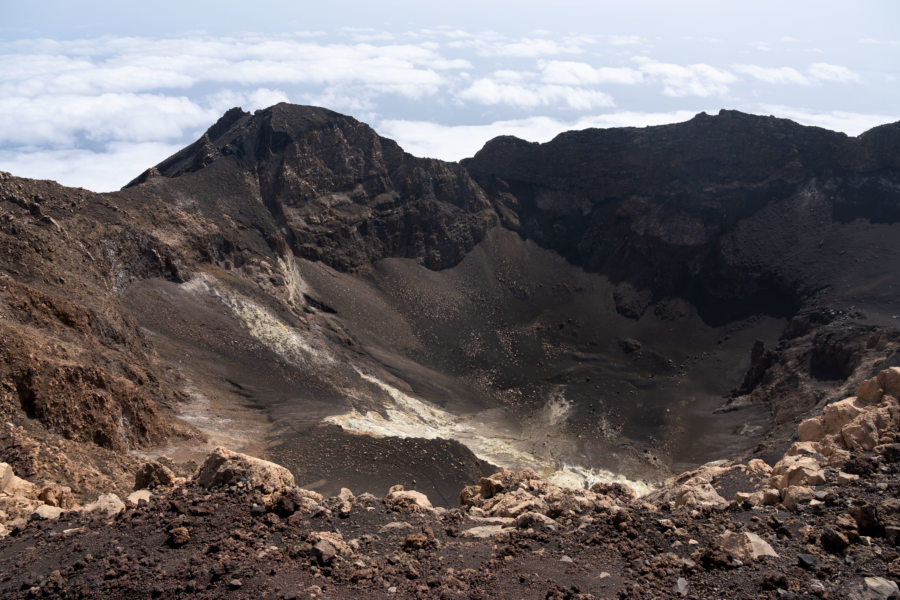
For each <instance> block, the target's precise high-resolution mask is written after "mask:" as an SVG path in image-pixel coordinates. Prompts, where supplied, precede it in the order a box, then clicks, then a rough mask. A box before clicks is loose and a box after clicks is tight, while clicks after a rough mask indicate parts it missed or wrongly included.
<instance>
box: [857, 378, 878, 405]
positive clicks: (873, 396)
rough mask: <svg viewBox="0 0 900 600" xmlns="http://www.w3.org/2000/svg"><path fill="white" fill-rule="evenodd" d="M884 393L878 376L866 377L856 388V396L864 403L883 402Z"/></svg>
mask: <svg viewBox="0 0 900 600" xmlns="http://www.w3.org/2000/svg"><path fill="white" fill-rule="evenodd" d="M883 395H884V390H882V389H881V384H880V383H878V378H877V377H873V378H872V379H866V380H865V381H863V382H862V383H860V384H859V387H857V388H856V397H857V398H858V399H859V401H860V402H862V403H863V404H878V403H879V402H881V397H882V396H883Z"/></svg>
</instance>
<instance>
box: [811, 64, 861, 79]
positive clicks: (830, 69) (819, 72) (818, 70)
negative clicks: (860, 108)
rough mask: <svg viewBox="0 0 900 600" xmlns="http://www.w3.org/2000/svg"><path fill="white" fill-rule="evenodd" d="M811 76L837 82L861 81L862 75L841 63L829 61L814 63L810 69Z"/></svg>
mask: <svg viewBox="0 0 900 600" xmlns="http://www.w3.org/2000/svg"><path fill="white" fill-rule="evenodd" d="M808 72H809V74H810V76H812V77H813V78H815V79H818V80H819V81H831V82H835V83H860V82H861V81H862V77H860V76H859V75H857V74H856V73H854V72H853V71H851V70H850V69H848V68H847V67H842V66H840V65H830V64H828V63H821V62H820V63H814V64H813V65H811V66H810V67H809V69H808Z"/></svg>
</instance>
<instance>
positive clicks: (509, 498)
mask: <svg viewBox="0 0 900 600" xmlns="http://www.w3.org/2000/svg"><path fill="white" fill-rule="evenodd" d="M499 498H500V499H499V501H497V502H496V503H494V504H493V505H491V506H490V508H489V509H488V513H489V514H491V515H495V516H499V517H510V518H515V517H518V516H519V515H522V514H524V513H527V512H539V513H544V512H546V511H547V509H548V508H549V507H548V505H547V503H546V502H545V501H544V500H543V498H541V497H539V496H534V495H532V494H530V493H528V492H527V491H525V490H522V489H518V490H514V491H512V492H509V493H506V494H503V495H502V496H500V497H499Z"/></svg>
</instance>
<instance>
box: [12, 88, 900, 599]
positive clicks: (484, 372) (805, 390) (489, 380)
mask: <svg viewBox="0 0 900 600" xmlns="http://www.w3.org/2000/svg"><path fill="white" fill-rule="evenodd" d="M898 294H900V124H891V125H884V126H881V127H877V128H875V129H872V130H870V131H868V132H866V133H864V134H863V135H861V136H859V137H855V138H851V137H847V136H846V135H843V134H840V133H834V132H831V131H826V130H823V129H818V128H813V127H805V126H800V125H797V124H796V123H793V122H791V121H787V120H783V119H777V118H774V117H760V116H753V115H747V114H742V113H738V112H734V111H721V112H720V113H719V114H718V115H715V116H710V115H707V114H699V115H697V116H696V117H695V118H693V119H691V120H690V121H688V122H685V123H680V124H675V125H665V126H657V127H648V128H622V129H609V130H596V129H594V130H585V131H578V132H569V133H564V134H561V135H559V136H558V137H557V138H555V139H554V140H552V141H551V142H548V143H546V144H535V143H529V142H525V141H523V140H519V139H517V138H512V137H501V138H497V139H494V140H492V141H490V142H488V143H487V144H486V145H485V146H484V148H483V149H482V150H481V151H480V152H478V153H477V154H476V155H475V156H474V157H472V158H470V159H466V160H464V161H462V162H461V163H459V164H457V163H446V162H442V161H438V160H432V159H423V158H416V157H414V156H411V155H409V154H407V153H405V152H404V151H403V150H402V149H401V148H400V147H399V146H398V145H397V144H396V143H395V142H393V141H391V140H389V139H386V138H383V137H380V136H379V135H378V134H377V133H375V131H373V130H372V129H371V128H370V127H368V126H367V125H365V124H363V123H360V122H358V121H356V120H354V119H353V118H350V117H347V116H343V115H340V114H337V113H334V112H331V111H328V110H325V109H321V108H314V107H304V106H294V105H288V104H278V105H276V106H273V107H271V108H269V109H266V110H261V111H257V112H255V113H253V114H250V113H246V112H244V111H242V110H241V109H238V108H235V109H232V110H230V111H228V112H227V113H226V114H225V115H224V116H223V117H222V118H221V119H220V120H219V121H218V122H217V123H215V124H214V125H213V126H212V127H210V128H209V130H208V131H207V132H206V133H205V134H204V135H203V136H202V137H201V138H200V139H199V140H197V141H196V142H195V143H194V144H192V145H190V146H188V147H187V148H185V149H183V150H182V151H180V152H178V153H177V154H175V155H173V156H171V157H170V158H168V159H166V160H165V161H163V162H162V163H160V164H158V165H157V166H155V167H153V168H150V169H148V170H147V171H145V172H144V173H142V174H141V175H140V176H139V177H137V178H136V179H135V180H134V181H132V182H131V183H130V184H129V185H128V186H126V187H125V188H124V189H122V190H121V191H119V192H115V193H109V194H95V193H92V192H88V191H85V190H82V189H71V188H64V187H61V186H59V185H57V184H55V183H53V182H43V181H33V180H26V179H20V178H16V177H13V176H11V175H8V174H3V176H2V180H0V314H2V320H0V340H2V344H0V411H2V415H3V418H4V420H5V421H6V422H7V424H6V425H5V426H4V427H3V428H0V459H2V460H4V461H6V462H7V463H9V465H10V466H11V468H12V469H13V470H14V471H15V473H16V475H17V476H19V477H23V478H25V479H27V480H29V481H34V482H39V481H43V480H51V481H54V482H57V483H59V484H64V485H65V486H68V487H69V488H70V490H71V494H72V497H73V500H72V502H73V503H74V502H82V501H84V502H86V501H88V500H92V499H94V498H96V496H97V494H98V493H101V492H118V493H120V494H122V495H125V494H127V492H128V491H130V489H131V487H132V485H133V483H134V477H135V473H139V474H141V473H143V475H141V477H145V478H146V477H151V475H153V474H154V473H155V474H156V475H153V477H157V478H158V477H161V475H159V473H161V472H163V471H162V469H165V471H168V473H169V475H170V476H171V477H169V475H167V476H165V477H169V479H171V480H172V481H174V478H176V477H177V476H178V475H186V476H187V475H189V474H190V473H191V472H192V471H193V470H194V468H195V467H196V466H197V464H198V463H199V462H201V461H203V460H204V458H205V457H206V455H207V453H208V452H209V451H210V450H211V449H212V448H214V447H215V446H225V447H228V448H230V449H231V450H236V451H239V452H242V453H246V454H249V455H253V456H258V457H262V458H265V459H267V460H271V461H274V462H276V463H279V464H280V465H283V466H284V467H286V468H287V470H288V471H289V475H290V476H291V477H292V478H293V479H294V480H295V481H296V484H297V486H298V487H299V488H300V489H302V490H307V491H309V493H310V494H315V495H317V496H318V494H322V495H324V496H337V495H338V494H339V493H340V494H343V492H342V489H343V488H349V489H352V490H354V491H355V492H356V493H362V492H370V493H372V494H375V495H377V496H385V495H386V494H387V495H388V497H391V493H393V494H394V495H395V496H396V494H397V493H399V492H398V491H397V490H396V489H394V492H390V490H391V489H392V487H393V486H395V485H397V484H400V485H402V486H405V487H406V488H407V490H410V489H415V490H417V491H419V492H423V493H424V494H425V495H426V496H427V497H428V499H429V501H430V503H432V504H433V505H434V506H437V507H444V508H450V509H453V510H458V509H455V508H454V507H457V505H458V504H459V502H460V495H459V494H460V490H461V489H463V488H464V487H465V486H467V485H469V484H470V483H473V482H477V481H478V480H479V479H480V478H482V477H485V476H488V475H490V474H491V473H494V472H495V471H497V470H498V468H500V467H503V468H509V469H513V470H515V471H519V472H521V471H523V470H525V469H531V470H530V471H525V472H526V473H527V476H525V477H524V478H523V477H522V476H517V477H519V479H515V482H518V483H514V480H513V479H509V477H511V476H508V477H507V479H508V480H507V479H504V480H503V481H505V483H503V484H502V485H503V486H509V485H520V484H521V485H523V486H524V485H526V484H525V483H522V482H527V481H532V480H533V479H537V478H540V479H541V480H542V481H545V482H547V485H554V486H559V487H560V488H574V489H580V490H587V489H589V488H591V487H592V486H594V485H595V484H599V485H600V488H602V489H606V490H609V489H619V488H618V487H617V486H616V485H615V484H617V483H624V484H627V485H628V486H630V487H631V488H632V489H634V490H635V491H636V492H637V493H638V494H639V495H644V494H648V493H649V494H650V496H648V497H650V498H660V497H662V498H667V496H666V495H665V494H666V493H667V492H666V489H669V488H668V486H669V485H671V480H670V478H672V477H674V476H676V475H678V474H679V473H681V472H682V471H685V470H689V469H695V468H697V467H699V466H700V465H703V464H705V463H709V462H711V461H724V460H741V461H750V460H751V459H761V461H759V460H755V461H753V462H751V463H749V464H753V465H757V466H758V465H762V464H763V463H768V464H769V465H774V464H775V463H777V462H778V461H779V460H780V459H781V458H782V455H784V453H785V452H786V451H787V450H788V449H789V447H791V445H792V443H793V442H795V441H796V439H797V437H796V428H797V425H798V424H799V423H800V422H801V421H802V420H803V419H808V418H810V417H815V416H816V415H818V414H819V413H821V412H822V409H823V408H824V407H826V406H830V405H832V403H834V402H835V401H837V400H840V399H842V398H845V397H847V396H852V395H853V394H854V393H856V392H857V388H858V387H859V386H860V385H861V384H863V383H864V382H865V381H866V380H869V379H870V378H871V377H873V376H874V375H876V374H877V373H878V372H881V371H884V370H886V369H888V368H889V367H893V366H897V365H900V352H898V348H900V330H898V325H900V321H898V320H897V319H898V314H900V303H898V300H897V298H898ZM885 372H888V373H890V371H885ZM866 385H875V384H866ZM879 385H880V386H881V387H880V388H879V389H880V390H882V393H883V394H887V396H885V397H888V396H890V392H889V390H890V389H892V388H890V385H892V384H888V383H884V384H879ZM885 390H887V391H885ZM879 398H881V396H879ZM843 425H846V423H843V422H842V426H843ZM879 427H880V425H879ZM886 427H887V426H886ZM879 431H881V430H880V429H879ZM831 433H832V434H834V432H831ZM848 435H849V434H848ZM801 441H806V440H801ZM875 441H876V442H879V441H880V440H875ZM823 443H824V442H823ZM842 443H843V442H842ZM848 443H849V442H848ZM866 451H872V448H867V449H866ZM222 460H224V459H222ZM208 464H209V461H208V460H207V463H206V465H208ZM147 465H150V466H149V467H148V466H147ZM206 465H205V466H204V469H207V466H206ZM707 468H708V467H707ZM766 468H768V467H766ZM170 469H171V470H170ZM173 471H174V472H173ZM742 473H743V472H742ZM753 473H756V471H753ZM201 476H202V472H201ZM165 477H164V478H165ZM532 477H533V479H529V478H532ZM201 478H202V477H201ZM151 479H152V477H151ZM667 480H670V481H669V483H668V484H667V483H666V481H667ZM4 481H5V480H4ZM498 481H499V480H498ZM483 482H484V480H482V488H481V490H480V491H479V492H478V493H479V494H481V496H478V498H481V500H485V499H487V498H490V497H492V495H493V494H495V493H499V492H498V491H497V490H494V491H491V490H492V489H493V488H490V485H492V484H484V483H483ZM4 485H6V484H5V483H4ZM485 485H487V486H488V487H487V488H485V487H484V486H485ZM498 485H501V484H498ZM528 485H531V484H528ZM604 486H605V487H604ZM723 486H724V487H723ZM501 487H502V486H501ZM595 487H596V486H595ZM720 487H721V488H722V489H720V490H719V492H718V493H720V494H724V491H723V490H725V488H727V485H726V484H725V483H723V484H722V486H720ZM788 487H789V486H788ZM600 488H598V489H600ZM657 488H659V489H657ZM778 489H781V488H778ZM654 490H656V491H654ZM402 491H403V490H400V492H402ZM173 493H174V492H173ZM728 493H729V494H733V493H734V490H730V491H729V492H728ZM310 497H311V496H310ZM318 497H319V498H320V499H321V498H322V496H318ZM470 500H471V497H470ZM481 500H479V501H476V500H471V502H470V503H469V505H468V506H476V505H477V507H480V508H479V510H482V509H484V507H483V506H481V505H478V502H480V501H481ZM726 500H730V498H726ZM345 501H347V500H346V498H345ZM297 502H298V503H299V502H300V500H297ZM348 502H349V501H348ZM635 502H640V501H639V500H635ZM298 506H299V504H298ZM485 506H486V505H485ZM283 508H284V507H282V509H283ZM282 509H279V510H282ZM348 510H349V509H348ZM484 510H488V509H484ZM7 512H8V513H9V514H8V517H9V519H8V521H9V524H10V527H13V528H15V527H18V528H19V529H15V531H17V532H19V533H21V531H22V530H23V529H22V528H24V527H25V525H24V523H23V522H17V523H16V524H13V521H14V520H15V515H14V514H13V511H7ZM283 512H284V510H283ZM287 512H292V511H287ZM451 512H452V511H451ZM123 514H124V513H123ZM273 514H274V513H273ZM514 516H517V517H518V516H520V515H514ZM504 518H505V517H504ZM535 518H537V517H535ZM547 518H550V517H547ZM385 526H386V525H385ZM881 527H882V529H881V532H882V533H884V531H885V529H884V525H881ZM622 530H623V531H624V530H625V529H622ZM172 535H174V536H175V538H177V539H176V541H175V542H173V543H171V544H170V546H172V547H181V546H182V545H184V544H182V543H181V542H179V541H178V540H180V539H182V538H183V535H182V533H181V532H179V533H178V534H175V533H174V531H173V532H172ZM735 535H737V534H735ZM433 537H434V536H433V533H432V538H433ZM426 538H427V536H426ZM322 539H326V538H322ZM328 539H330V538H328ZM429 539H431V538H427V539H426V540H425V541H424V542H422V544H423V545H424V546H427V545H428V544H430V543H431V542H430V541H429ZM184 543H185V544H186V543H187V542H184ZM320 543H321V540H319V539H317V540H315V541H311V545H314V546H315V547H316V548H318V550H317V551H316V552H318V553H319V554H318V555H317V556H318V559H317V560H319V563H322V562H323V561H322V554H323V553H325V554H327V553H328V550H327V548H325V549H323V547H320V546H319V544H320ZM336 543H337V542H336V541H335V540H334V539H331V540H330V541H329V542H328V544H329V545H331V546H332V548H331V549H332V550H335V547H334V546H335V544H336ZM338 550H339V549H338ZM338 554H340V552H338ZM710 560H712V559H710ZM324 562H325V563H329V561H328V560H326V561H324ZM713 562H714V561H713ZM638 571H640V569H639V568H638ZM411 579H415V578H411ZM35 583H37V582H35ZM776 583H777V582H776ZM23 585H24V584H23ZM773 585H774V584H773ZM28 587H29V586H26V587H25V588H23V589H28ZM432 587H435V586H432ZM776 587H777V586H776ZM239 588H240V586H237V587H234V586H232V591H235V590H238V589H239ZM198 589H199V588H198ZM773 589H775V588H773ZM182 591H184V590H182ZM560 597H563V596H560Z"/></svg>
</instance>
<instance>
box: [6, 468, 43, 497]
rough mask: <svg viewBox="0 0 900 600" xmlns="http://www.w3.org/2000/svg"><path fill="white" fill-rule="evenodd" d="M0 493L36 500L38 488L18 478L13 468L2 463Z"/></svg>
mask: <svg viewBox="0 0 900 600" xmlns="http://www.w3.org/2000/svg"><path fill="white" fill-rule="evenodd" d="M0 492H3V493H5V494H7V495H9V496H17V497H20V498H30V499H33V500H36V499H37V497H38V488H37V486H35V485H34V484H33V483H31V482H30V481H26V480H25V479H22V478H21V477H18V476H16V474H15V473H14V472H13V468H12V467H11V466H9V465H8V464H7V463H0Z"/></svg>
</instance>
